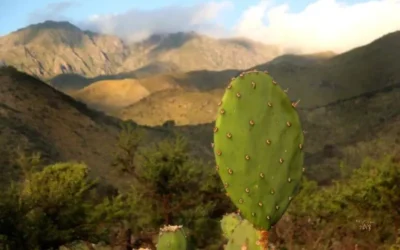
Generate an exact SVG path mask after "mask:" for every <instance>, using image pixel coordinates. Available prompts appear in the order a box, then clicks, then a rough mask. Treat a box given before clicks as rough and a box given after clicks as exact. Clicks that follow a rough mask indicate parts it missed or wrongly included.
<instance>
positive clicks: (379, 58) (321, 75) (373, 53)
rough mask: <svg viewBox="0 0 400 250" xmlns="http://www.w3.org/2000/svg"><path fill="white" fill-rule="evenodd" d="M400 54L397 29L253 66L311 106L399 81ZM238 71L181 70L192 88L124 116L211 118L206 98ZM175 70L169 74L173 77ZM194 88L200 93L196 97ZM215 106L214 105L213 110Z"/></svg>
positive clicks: (152, 121)
mask: <svg viewBox="0 0 400 250" xmlns="http://www.w3.org/2000/svg"><path fill="white" fill-rule="evenodd" d="M322 55H326V53H324V54H322ZM398 58H400V32H394V33H391V34H388V35H386V36H383V37H381V38H379V39H377V40H375V41H374V42H372V43H370V44H367V45H365V46H362V47H359V48H356V49H354V50H351V51H348V52H346V53H343V54H339V55H335V56H333V55H332V54H330V53H328V56H321V54H320V55H284V56H281V57H278V58H276V59H274V60H272V61H270V62H268V63H266V64H262V65H258V66H256V67H254V68H256V69H258V70H268V71H269V72H270V73H271V75H272V76H273V77H274V78H275V79H276V80H277V82H278V83H279V84H282V87H283V88H284V89H287V88H288V89H289V91H288V94H289V96H290V98H291V99H293V100H299V99H300V100H301V105H300V106H301V107H304V108H310V107H317V106H323V105H327V104H329V103H332V102H335V101H337V100H341V99H346V98H350V97H353V96H357V95H360V94H362V93H366V92H371V91H375V90H379V89H383V88H385V87H387V86H392V85H395V84H398V83H400V63H399V61H398ZM239 72H240V71H237V70H236V71H235V70H232V71H220V72H206V73H205V72H200V71H197V72H189V73H186V74H185V77H184V76H183V75H182V74H180V75H179V78H180V79H184V82H185V83H184V84H183V83H182V82H180V84H181V86H192V89H190V91H188V92H187V93H184V92H175V91H167V92H165V93H156V94H152V95H150V96H148V97H146V98H144V99H142V100H141V101H139V102H137V103H135V104H132V105H130V106H128V107H126V108H124V109H123V110H122V111H121V112H120V117H122V118H123V119H132V120H135V121H136V122H138V123H139V124H146V125H157V124H162V123H163V122H165V121H167V120H175V122H176V123H177V124H180V125H184V124H192V123H207V122H212V121H213V119H214V114H215V112H216V107H215V106H212V105H211V106H210V107H207V108H202V107H203V106H204V103H207V102H208V103H213V102H215V100H217V99H220V98H221V97H222V93H223V92H222V91H218V89H222V88H224V86H226V85H227V83H228V81H229V79H230V78H231V77H234V76H236V75H237V74H238V73H239ZM175 75H176V74H175ZM175 75H174V74H170V77H172V78H173V77H174V76H175ZM193 88H195V91H197V92H196V97H195V98H193V99H191V98H190V97H189V96H193ZM210 90H213V91H212V92H209V91H210ZM171 100H174V101H173V102H171ZM188 100H190V101H188ZM189 102H190V109H188V110H186V111H184V110H182V107H189ZM167 106H168V107H167ZM163 109H168V110H175V111H176V115H175V114H174V112H173V111H169V112H167V113H163V112H160V110H163ZM210 109H213V110H212V111H211V112H210V111H209V110H210ZM193 110H196V114H197V116H196V118H195V119H196V120H193V121H192V120H191V118H189V115H188V114H189V113H191V112H193ZM143 114H147V115H145V116H144V115H143ZM152 114H155V115H154V116H152ZM163 116H164V117H163Z"/></svg>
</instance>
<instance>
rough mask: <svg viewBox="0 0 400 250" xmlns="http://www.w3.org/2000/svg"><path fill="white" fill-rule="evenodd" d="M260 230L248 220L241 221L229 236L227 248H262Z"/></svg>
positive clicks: (255, 249) (226, 249)
mask: <svg viewBox="0 0 400 250" xmlns="http://www.w3.org/2000/svg"><path fill="white" fill-rule="evenodd" d="M260 238H261V236H260V232H259V231H258V230H256V229H255V228H254V227H253V225H252V224H251V223H250V222H249V221H247V220H243V221H241V222H240V223H239V224H238V225H237V226H236V228H235V230H233V233H232V235H231V236H230V237H229V238H228V243H227V244H226V246H225V250H241V249H246V250H260V243H259V242H258V241H259V239H260Z"/></svg>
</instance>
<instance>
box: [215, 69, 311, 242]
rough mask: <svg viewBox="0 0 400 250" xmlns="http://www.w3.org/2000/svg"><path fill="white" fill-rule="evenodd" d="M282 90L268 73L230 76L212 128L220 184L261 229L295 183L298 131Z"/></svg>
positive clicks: (277, 214)
mask: <svg viewBox="0 0 400 250" xmlns="http://www.w3.org/2000/svg"><path fill="white" fill-rule="evenodd" d="M295 106H296V105H295V104H292V103H291V101H290V100H289V98H288V96H287V94H286V92H285V91H283V90H282V89H281V88H280V86H279V85H277V83H276V82H275V81H274V80H273V78H272V77H271V76H270V75H269V74H268V72H259V71H249V72H244V73H242V74H240V76H238V77H236V78H233V79H232V80H231V82H230V83H229V85H228V87H227V89H226V91H225V94H224V96H223V98H222V101H221V102H220V103H219V110H218V117H217V119H216V123H215V128H214V153H215V158H216V163H217V169H218V173H219V175H220V177H221V180H222V182H223V183H224V186H225V189H226V191H227V193H228V195H229V197H230V198H231V200H232V201H233V203H234V204H235V205H236V206H237V207H238V208H239V209H240V211H241V214H242V215H243V217H244V218H245V219H247V220H248V221H249V222H251V223H252V224H253V226H254V227H255V228H256V229H258V230H260V231H262V234H261V236H260V239H259V240H261V241H262V242H263V244H262V245H264V247H262V249H266V245H267V243H266V241H267V240H266V238H267V231H268V230H269V229H270V228H271V227H272V226H273V225H274V224H276V223H277V222H278V220H279V219H280V218H281V217H282V215H283V213H284V212H285V211H286V209H287V207H288V206H289V204H290V201H291V200H292V197H293V196H294V195H295V193H296V191H297V188H298V187H299V184H300V180H301V176H302V172H303V170H304V169H303V151H302V147H303V141H304V137H303V131H302V128H301V124H300V119H299V116H298V114H297V111H296V109H295Z"/></svg>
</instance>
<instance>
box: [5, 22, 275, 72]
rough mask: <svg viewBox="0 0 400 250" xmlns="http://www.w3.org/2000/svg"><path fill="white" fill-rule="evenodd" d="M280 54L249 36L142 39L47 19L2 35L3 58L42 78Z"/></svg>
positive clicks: (228, 63) (223, 64) (186, 67)
mask: <svg viewBox="0 0 400 250" xmlns="http://www.w3.org/2000/svg"><path fill="white" fill-rule="evenodd" d="M279 53H280V51H279V48H278V47H277V46H272V45H271V46H268V45H264V44H261V43H257V42H253V41H250V40H247V39H239V38H237V39H214V38H211V37H208V36H204V35H200V34H197V33H195V32H189V33H183V32H180V33H174V34H154V35H152V36H150V37H149V38H147V39H145V40H142V41H139V42H131V43H129V42H126V41H123V40H122V39H120V38H118V37H116V36H111V35H104V34H98V33H94V32H91V31H83V30H81V29H79V28H78V27H76V26H74V25H73V24H71V23H69V22H54V21H46V22H43V23H38V24H34V25H30V26H27V27H25V28H22V29H19V30H17V31H15V32H12V33H10V34H8V35H6V36H3V37H0V61H2V62H5V63H6V64H8V65H13V66H15V67H16V68H17V69H20V70H23V71H25V72H27V73H29V74H32V75H36V76H38V77H40V78H42V79H51V78H53V77H55V76H57V75H59V74H78V75H82V76H85V77H96V76H99V75H113V74H118V73H125V72H132V73H133V72H135V75H143V74H147V75H148V74H154V73H159V72H172V71H174V72H175V71H183V72H185V71H191V70H199V69H208V70H224V69H231V68H241V69H245V68H248V67H251V66H254V65H257V64H260V63H263V62H265V61H268V60H270V59H272V58H273V57H275V56H276V55H278V54H279Z"/></svg>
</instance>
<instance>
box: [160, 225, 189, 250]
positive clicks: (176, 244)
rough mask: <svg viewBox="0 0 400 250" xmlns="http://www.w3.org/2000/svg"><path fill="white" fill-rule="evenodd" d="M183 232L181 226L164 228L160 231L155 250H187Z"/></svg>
mask: <svg viewBox="0 0 400 250" xmlns="http://www.w3.org/2000/svg"><path fill="white" fill-rule="evenodd" d="M187 249H188V243H187V241H186V235H185V232H184V231H183V229H182V226H164V227H163V228H161V229H160V234H159V237H158V242H157V250H187Z"/></svg>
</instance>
